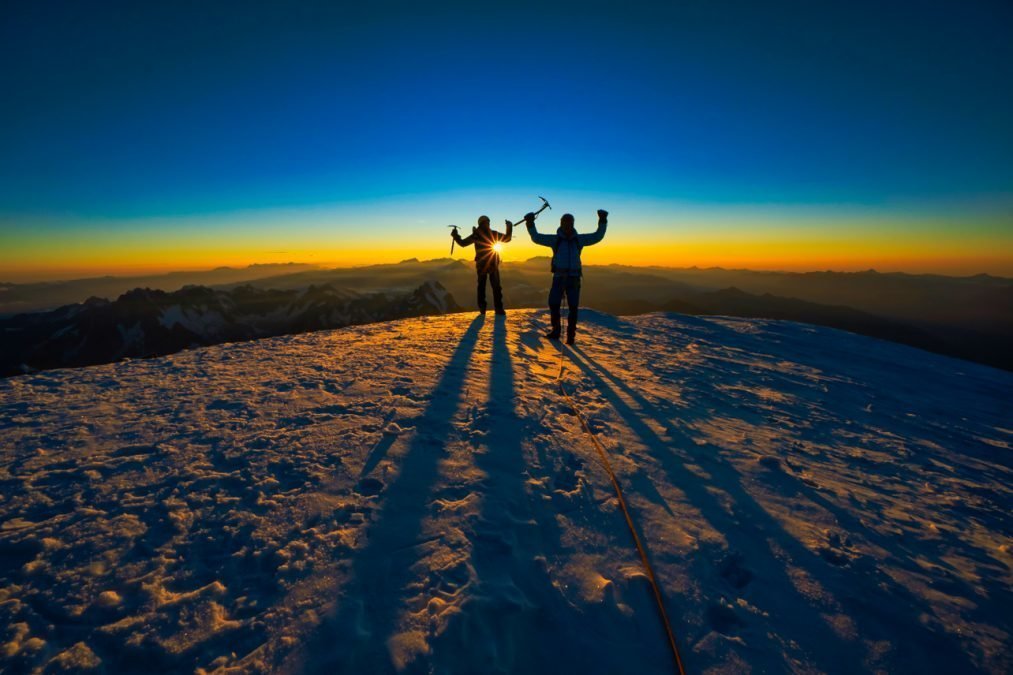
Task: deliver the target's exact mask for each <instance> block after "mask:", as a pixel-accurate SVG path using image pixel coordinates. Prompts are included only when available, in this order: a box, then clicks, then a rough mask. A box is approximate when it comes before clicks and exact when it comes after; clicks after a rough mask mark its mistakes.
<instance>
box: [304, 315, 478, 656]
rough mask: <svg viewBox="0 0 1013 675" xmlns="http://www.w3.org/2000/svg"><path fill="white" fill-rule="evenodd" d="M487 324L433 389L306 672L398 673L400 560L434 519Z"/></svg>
mask: <svg viewBox="0 0 1013 675" xmlns="http://www.w3.org/2000/svg"><path fill="white" fill-rule="evenodd" d="M483 322H484V319H483V318H482V317H481V316H478V317H476V318H475V320H474V321H472V323H471V325H470V326H469V327H468V330H467V331H466V332H465V333H464V335H463V336H462V337H461V341H460V343H459V344H458V345H457V348H456V349H455V350H454V353H453V354H452V355H451V357H450V361H449V362H448V363H447V366H446V368H445V369H444V371H443V375H442V376H441V377H440V380H439V382H437V384H436V386H435V387H434V388H433V392H432V398H431V400H430V402H429V405H428V407H427V408H426V410H425V412H424V413H423V415H422V417H421V418H420V419H419V421H418V423H417V424H416V427H415V428H416V433H415V436H414V437H413V438H412V442H411V445H410V446H409V448H408V450H407V451H406V452H405V454H404V457H403V458H402V459H401V468H400V471H399V472H398V474H397V477H396V478H395V479H394V481H393V482H392V483H391V484H390V485H388V486H387V490H386V494H387V497H386V500H385V501H384V503H383V505H382V507H381V510H380V514H379V516H378V519H377V520H376V521H375V522H373V523H372V524H371V525H370V526H369V529H368V534H367V536H368V538H369V540H368V543H367V544H366V546H365V547H364V548H362V549H360V550H359V551H358V552H357V553H355V559H354V561H353V563H352V570H351V573H350V576H349V582H348V586H346V588H345V590H344V593H343V595H344V597H345V598H346V601H345V602H343V603H342V604H341V605H340V606H339V607H338V609H337V611H336V613H335V615H334V616H332V617H329V618H327V619H325V620H324V621H323V622H322V623H321V625H320V626H319V627H318V629H317V630H316V633H315V635H314V636H313V637H312V638H311V639H310V641H309V644H308V646H307V648H306V652H305V654H304V657H303V659H302V672H304V673H335V672H341V673H344V672H348V673H356V672H374V671H372V670H371V667H372V666H374V665H375V664H388V665H389V667H388V669H387V670H393V666H392V665H391V664H390V657H389V653H388V651H387V639H388V638H389V637H390V636H391V633H392V631H393V629H394V627H395V623H396V621H397V617H398V612H399V610H400V609H401V605H400V596H401V592H402V590H403V588H404V586H405V585H406V584H407V583H410V581H411V579H412V576H411V572H410V568H411V563H412V561H411V560H406V559H405V558H404V557H403V556H399V555H398V553H399V552H403V551H404V550H405V549H407V548H410V547H411V546H412V545H413V544H414V543H416V539H417V537H418V534H419V530H420V528H421V526H422V522H423V519H424V518H425V516H426V514H427V512H428V509H427V508H426V505H427V497H428V496H429V492H430V490H431V488H432V485H433V484H434V483H435V481H436V479H437V477H438V474H439V460H440V459H441V458H442V457H444V456H445V454H446V445H447V442H448V440H449V439H450V438H451V437H452V436H454V435H455V433H456V432H455V430H454V426H453V418H454V415H455V413H456V412H457V408H458V404H459V402H460V400H461V394H462V391H463V388H464V386H463V385H464V383H465V380H466V377H467V373H468V367H469V364H470V362H471V358H472V353H473V352H474V350H475V344H476V342H477V341H478V336H479V332H480V330H481V328H482V324H483ZM353 589H354V593H353V592H352V591H353Z"/></svg>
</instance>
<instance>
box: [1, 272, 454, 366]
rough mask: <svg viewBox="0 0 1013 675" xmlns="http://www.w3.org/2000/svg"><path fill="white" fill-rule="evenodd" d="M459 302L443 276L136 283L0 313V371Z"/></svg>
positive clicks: (87, 361) (163, 350) (105, 359)
mask: <svg viewBox="0 0 1013 675" xmlns="http://www.w3.org/2000/svg"><path fill="white" fill-rule="evenodd" d="M458 309H459V308H458V306H457V304H456V303H455V302H454V299H453V298H452V297H451V296H450V294H449V293H448V292H447V291H446V289H445V288H443V286H442V285H440V283H439V282H438V281H426V282H424V283H422V284H421V285H420V286H418V288H416V289H415V290H414V291H409V292H406V293H384V292H377V293H368V294H363V293H356V292H354V291H349V290H345V289H339V288H334V287H332V286H329V285H323V286H309V287H307V288H303V289H297V290H273V289H261V288H256V287H254V286H240V287H237V288H233V289H231V290H215V289H211V288H207V287H203V286H186V287H184V288H183V289H181V290H179V291H176V292H173V293H166V292H164V291H157V290H151V289H146V288H138V289H134V290H132V291H130V292H128V293H125V294H124V295H122V296H121V297H120V298H119V299H117V300H116V301H115V302H109V301H106V300H101V299H98V298H92V299H91V300H89V301H87V302H85V303H83V304H80V305H68V306H66V307H62V308H60V309H57V310H54V311H52V312H43V313H38V314H23V315H19V316H16V317H12V318H8V319H0V377H2V376H6V375H13V374H20V373H23V372H32V371H34V370H40V369H45V368H57V367H66V366H82V365H93V364H98V363H109V362H111V361H115V360H118V359H121V358H124V357H135V358H136V357H150V356H159V355H164V354H171V353H173V352H176V351H179V350H181V349H186V348H188V347H193V346H199V345H211V344H217V343H221V342H234V341H239V340H251V339H255V338H260V337H266V336H272V335H282V334H285V333H299V332H304V331H309V330H318V329H323V328H337V327H341V326H347V325H352V324H361V323H371V322H374V321H387V320H390V319H399V318H404V317H412V316H423V315H429V314H445V313H447V312H452V311H457V310H458Z"/></svg>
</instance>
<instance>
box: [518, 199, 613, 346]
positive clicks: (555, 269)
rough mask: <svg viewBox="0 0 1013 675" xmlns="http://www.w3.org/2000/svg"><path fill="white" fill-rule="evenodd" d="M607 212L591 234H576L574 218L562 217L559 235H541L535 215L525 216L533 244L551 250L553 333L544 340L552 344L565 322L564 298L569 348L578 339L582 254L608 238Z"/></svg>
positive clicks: (550, 304)
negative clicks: (606, 231) (536, 226)
mask: <svg viewBox="0 0 1013 675" xmlns="http://www.w3.org/2000/svg"><path fill="white" fill-rule="evenodd" d="M608 215H609V214H608V211H604V210H602V209H598V229H597V230H595V231H594V232H592V233H591V234H577V230H576V229H574V227H573V216H572V215H571V214H569V213H565V214H563V217H562V218H560V219H559V229H558V230H556V234H554V235H553V234H540V233H539V232H538V230H536V229H535V214H534V213H529V214H527V215H525V216H524V222H525V224H527V226H528V234H530V235H531V241H533V242H534V243H536V244H539V245H541V246H549V247H550V248H552V289H551V290H550V291H549V314H550V315H551V320H552V330H551V331H550V332H549V333H548V334H547V335H546V336H545V337H547V338H549V339H550V340H558V339H559V332H560V328H561V327H562V326H561V324H562V319H561V317H560V309H561V305H562V303H563V294H564V293H565V294H566V304H567V305H569V307H570V312H569V314H568V316H567V321H566V344H568V345H572V344H573V343H574V339H575V338H576V335H577V317H578V314H579V306H580V278H581V276H582V275H583V270H582V269H581V265H580V252H581V251H582V250H583V249H584V247H585V246H593V245H594V244H597V243H598V242H599V241H601V240H602V239H603V238H604V237H605V230H606V228H607V227H608Z"/></svg>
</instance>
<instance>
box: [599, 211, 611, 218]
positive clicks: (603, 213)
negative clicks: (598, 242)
mask: <svg viewBox="0 0 1013 675" xmlns="http://www.w3.org/2000/svg"><path fill="white" fill-rule="evenodd" d="M608 217H609V212H608V211H606V210H605V209H598V220H608Z"/></svg>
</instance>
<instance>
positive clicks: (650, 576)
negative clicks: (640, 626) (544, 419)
mask: <svg viewBox="0 0 1013 675" xmlns="http://www.w3.org/2000/svg"><path fill="white" fill-rule="evenodd" d="M556 381H557V382H558V383H559V393H560V394H562V395H563V398H565V399H566V401H567V403H569V404H570V407H571V408H573V412H574V414H575V415H577V419H578V420H580V426H581V427H582V428H583V429H584V432H585V433H587V435H588V436H589V437H590V439H591V442H592V443H593V444H594V447H595V448H597V450H598V454H599V456H600V457H601V463H602V466H604V467H605V470H606V471H607V472H608V475H609V480H611V481H612V487H613V488H614V489H615V493H616V498H617V499H618V500H619V508H620V510H622V512H623V517H624V518H625V519H626V526H627V527H628V528H629V529H630V534H631V535H633V543H634V544H636V546H637V553H639V554H640V564H641V565H643V567H644V572H645V573H646V574H647V580H648V581H649V582H650V584H651V590H652V591H653V593H654V602H655V604H656V605H657V607H658V614H659V615H660V616H661V623H662V624H663V625H664V627H665V634H666V635H667V636H668V646H669V647H670V648H671V650H672V656H673V658H674V659H675V669H676V672H677V673H679V675H686V669H685V668H684V667H683V665H682V656H681V655H680V654H679V646H678V645H677V644H676V642H675V633H674V632H673V631H672V625H671V623H670V622H669V620H668V612H666V611H665V602H664V599H663V598H662V596H661V587H660V586H659V585H658V580H657V577H655V575H654V568H653V567H651V563H650V561H649V560H648V559H647V551H646V550H645V549H644V545H643V543H641V541H640V535H638V534H637V528H636V527H635V526H634V525H633V517H632V516H631V515H630V510H629V508H627V506H626V498H625V497H623V489H622V488H621V487H620V486H619V479H618V478H616V473H615V471H613V469H612V463H611V462H610V461H609V458H608V453H607V451H606V450H605V446H603V445H602V444H601V441H599V440H598V436H597V435H595V433H594V432H593V431H591V427H590V425H589V424H588V423H587V418H586V417H584V413H583V412H581V410H580V408H578V407H577V403H576V402H575V401H574V400H573V398H572V397H571V396H570V395H569V394H568V393H566V387H564V386H563V352H562V351H560V352H559V374H558V375H557V376H556Z"/></svg>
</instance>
